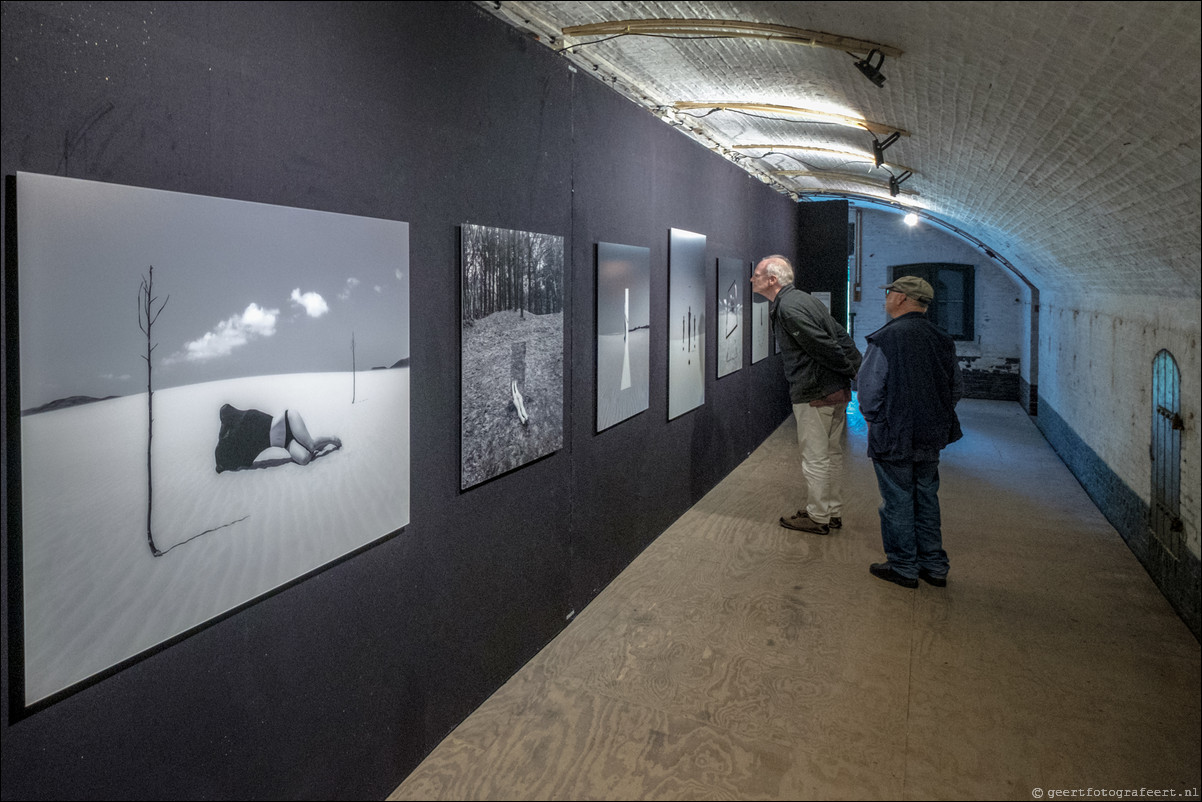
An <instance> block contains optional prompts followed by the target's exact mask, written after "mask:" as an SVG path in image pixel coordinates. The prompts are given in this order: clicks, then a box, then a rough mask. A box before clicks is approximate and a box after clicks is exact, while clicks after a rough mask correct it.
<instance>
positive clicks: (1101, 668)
mask: <svg viewBox="0 0 1202 802" xmlns="http://www.w3.org/2000/svg"><path fill="white" fill-rule="evenodd" d="M958 411H959V412H960V416H961V420H962V423H963V427H964V430H965V437H964V439H963V440H962V441H960V442H959V443H956V444H953V445H952V446H950V447H949V448H948V450H947V451H945V452H944V459H943V462H942V467H941V477H942V488H941V492H940V497H941V500H942V507H943V528H944V545H945V547H946V549H947V551H948V554H949V557H950V559H951V563H952V569H951V573H950V574H949V577H948V586H947V587H946V588H943V589H939V588H934V587H931V586H929V585H927V584H925V583H922V584H921V585H920V587H919V588H918V589H917V590H908V589H905V588H901V587H898V586H897V585H893V584H890V583H888V582H883V581H881V580H879V579H876V578H874V577H872V576H871V575H870V574H869V573H868V565H869V563H871V562H876V561H880V560H882V559H883V555H882V553H881V545H880V534H879V520H878V518H877V504H878V503H879V496H878V495H877V490H876V482H875V478H874V475H873V471H872V466H871V463H870V462H869V461H868V460H867V458H866V457H864V456H863V455H864V447H865V442H864V440H865V433H864V430H863V424H862V421H860V422H859V423H858V424H857V420H858V419H857V418H856V417H854V416H853V417H852V419H851V420H852V421H853V424H852V431H851V454H852V459H851V460H850V463H849V465H848V472H847V482H848V484H847V488H848V492H847V493H846V500H845V512H844V528H843V529H842V530H837V531H836V533H835V534H833V535H831V536H829V537H823V536H817V535H808V534H803V533H800V532H794V531H790V530H786V529H784V528H782V527H781V526H780V525H779V524H778V518H779V517H780V516H781V515H787V514H789V513H791V512H792V511H794V510H795V509H796V508H797V506H798V505H797V503H796V502H797V499H796V493H795V489H796V486H797V482H796V479H795V476H796V475H797V474H798V473H799V471H800V465H799V461H798V457H797V448H796V442H795V439H794V438H795V428H794V426H793V422H792V419H790V420H788V421H786V422H785V423H784V424H782V425H781V427H780V428H779V429H778V430H777V431H776V432H775V433H774V434H773V435H772V436H771V437H770V438H769V439H768V440H767V441H766V442H765V443H764V444H763V445H762V446H761V447H760V448H758V449H756V450H755V451H754V452H753V453H752V454H751V455H750V456H749V457H748V458H747V460H746V461H745V462H744V463H743V464H741V465H740V466H739V467H738V468H736V469H735V470H734V471H733V472H732V473H731V474H730V475H729V476H728V477H727V478H726V479H725V480H723V481H722V482H721V483H720V484H719V485H718V486H717V487H715V488H714V489H713V490H712V491H711V492H710V493H708V494H707V495H706V496H705V497H704V498H703V499H702V500H701V501H700V502H699V503H698V504H697V505H696V506H695V507H693V508H692V509H690V510H689V511H688V512H687V513H685V514H684V515H683V516H681V518H680V519H678V520H677V521H676V522H675V523H674V524H673V525H672V526H671V527H670V528H669V529H667V530H666V531H665V532H664V533H663V534H662V535H661V536H660V537H659V538H657V539H656V540H655V541H654V542H653V543H652V544H651V545H650V546H649V547H648V548H647V549H646V550H645V551H644V552H643V553H642V554H641V555H640V556H639V557H638V558H637V559H635V560H634V562H633V563H632V564H631V565H630V566H629V567H628V568H627V569H626V570H625V571H624V572H622V573H621V574H620V575H619V576H618V577H617V578H616V579H615V580H614V581H613V582H612V583H611V584H610V585H609V586H608V587H607V588H605V590H604V591H602V592H601V594H600V595H598V596H597V598H596V599H594V600H593V602H592V603H591V604H589V605H588V607H586V608H585V609H584V610H583V611H581V612H580V614H579V615H578V616H577V617H576V618H575V620H574V621H572V623H571V624H570V625H569V626H568V627H567V628H566V629H565V630H564V631H563V632H562V633H561V634H560V635H559V636H558V637H557V638H556V639H555V640H553V641H552V642H551V643H550V644H548V645H547V647H546V648H544V649H543V650H542V651H541V652H540V653H539V654H538V655H537V656H536V657H535V658H534V659H533V660H531V661H530V662H529V663H528V664H527V665H526V666H525V667H523V668H522V669H521V670H520V671H519V672H518V673H517V674H516V675H515V676H514V677H513V678H512V679H511V680H510V681H509V682H508V683H507V684H505V685H504V686H503V687H502V688H500V689H499V690H498V691H497V692H496V693H495V694H494V695H493V696H492V697H491V698H489V699H488V700H487V701H486V702H485V703H484V704H483V705H482V706H481V707H480V708H478V709H477V710H476V711H475V712H474V713H473V714H472V715H471V716H470V717H468V718H467V719H466V720H465V721H464V722H463V723H462V724H461V725H460V726H459V727H458V728H456V729H455V730H454V731H453V732H452V733H451V734H450V735H449V736H448V737H447V738H446V740H444V741H443V742H442V744H440V745H439V746H438V747H437V748H436V749H435V750H434V751H433V752H432V753H431V754H430V755H429V756H428V757H427V758H426V760H425V761H424V762H423V763H422V764H421V765H420V766H419V767H418V768H417V769H416V770H415V771H414V772H413V773H412V774H411V775H410V776H409V777H408V778H406V779H405V781H404V782H403V783H402V784H401V785H400V786H399V787H398V788H397V789H396V790H395V791H394V792H393V793H392V795H391V796H389V797H388V798H389V799H390V800H451V799H456V800H457V799H498V800H500V799H514V800H516V799H562V800H574V799H611V800H626V799H629V800H640V799H780V800H796V799H1025V800H1030V799H1040V798H1050V797H1052V796H1054V795H1055V794H1054V792H1056V791H1067V792H1069V793H1072V794H1073V795H1076V796H1080V797H1085V796H1093V797H1101V798H1105V797H1107V796H1109V797H1114V796H1117V795H1121V794H1122V793H1123V792H1128V794H1132V793H1133V795H1136V796H1139V795H1141V790H1140V789H1144V790H1143V791H1142V795H1148V796H1151V795H1153V792H1158V791H1159V792H1175V794H1174V795H1175V796H1177V797H1178V798H1194V799H1197V798H1198V788H1199V775H1200V773H1202V771H1200V761H1202V758H1200V752H1202V735H1200V733H1202V720H1200V719H1202V715H1200V710H1202V695H1200V690H1199V689H1200V687H1202V674H1200V668H1199V665H1200V650H1199V643H1198V641H1197V640H1196V639H1195V638H1194V637H1193V635H1192V634H1191V633H1190V631H1189V629H1188V628H1187V627H1186V626H1185V624H1184V623H1182V621H1181V620H1180V619H1179V618H1178V617H1177V615H1176V614H1175V613H1174V612H1173V610H1172V608H1171V607H1170V606H1169V604H1168V602H1167V601H1165V599H1164V597H1163V596H1162V595H1161V594H1160V592H1159V591H1158V590H1157V589H1156V587H1155V585H1154V584H1153V583H1152V581H1151V579H1149V578H1148V576H1147V574H1146V573H1145V572H1144V570H1143V568H1142V567H1141V566H1140V564H1139V563H1138V561H1137V560H1136V558H1135V557H1134V556H1133V555H1132V554H1131V552H1130V551H1129V550H1128V549H1127V547H1126V545H1125V544H1124V543H1123V541H1122V540H1121V538H1120V537H1119V535H1118V534H1117V533H1116V532H1115V530H1114V528H1113V527H1111V526H1110V524H1109V523H1107V521H1106V520H1105V518H1103V517H1102V515H1101V514H1100V513H1099V512H1098V510H1097V508H1096V507H1095V506H1094V505H1093V503H1092V502H1091V501H1090V499H1089V498H1088V496H1087V495H1086V494H1085V492H1084V490H1082V488H1081V486H1080V485H1079V484H1078V483H1077V481H1076V480H1075V479H1074V478H1073V476H1072V475H1071V474H1070V473H1069V472H1068V470H1067V468H1065V466H1064V464H1063V463H1062V462H1061V461H1060V460H1059V458H1058V457H1057V456H1056V454H1055V453H1054V452H1053V451H1052V449H1051V448H1050V447H1049V446H1048V444H1047V442H1046V441H1045V440H1044V439H1043V437H1042V435H1041V434H1040V433H1039V431H1038V429H1037V428H1036V427H1035V426H1034V425H1033V423H1032V422H1031V421H1030V419H1029V418H1028V417H1027V415H1026V413H1025V412H1024V411H1023V410H1022V408H1021V407H1020V406H1019V405H1018V404H1014V403H1005V402H991V401H965V402H962V403H961V405H960V406H959V407H958ZM1163 795H1164V796H1168V794H1163Z"/></svg>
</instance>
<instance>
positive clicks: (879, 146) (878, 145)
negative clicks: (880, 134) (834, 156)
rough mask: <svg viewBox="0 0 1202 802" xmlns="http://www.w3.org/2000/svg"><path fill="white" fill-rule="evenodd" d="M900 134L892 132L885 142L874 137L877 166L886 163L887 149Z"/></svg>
mask: <svg viewBox="0 0 1202 802" xmlns="http://www.w3.org/2000/svg"><path fill="white" fill-rule="evenodd" d="M882 80H883V79H882ZM899 136H901V134H899V133H898V132H897V131H894V132H893V133H892V134H890V135H889V136H887V137H885V141H884V142H881V141H880V140H879V139H877V138H876V137H873V138H872V157H873V159H874V160H875V161H876V166H877V167H880V166H881V165H882V164H884V163H885V151H886V150H887V149H888V148H889V146H890V145H892V144H893V143H894V142H896V141H897V138H898V137H899Z"/></svg>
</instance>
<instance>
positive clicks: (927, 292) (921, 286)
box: [881, 276, 935, 304]
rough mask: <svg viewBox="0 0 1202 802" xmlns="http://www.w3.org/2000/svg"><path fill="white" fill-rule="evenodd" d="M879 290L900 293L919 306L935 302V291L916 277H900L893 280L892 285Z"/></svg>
mask: <svg viewBox="0 0 1202 802" xmlns="http://www.w3.org/2000/svg"><path fill="white" fill-rule="evenodd" d="M881 289H882V290H893V291H894V292H900V293H901V294H902V295H905V296H906V297H907V298H910V299H913V300H915V301H918V302H919V303H920V304H929V303H930V302H931V301H933V300H935V290H933V289H931V285H930V284H928V283H927V282H926V281H924V280H923V279H920V278H919V277H918V276H902V277H901V278H899V279H895V280H894V281H893V283H892V284H886V285H884V286H883V287H881Z"/></svg>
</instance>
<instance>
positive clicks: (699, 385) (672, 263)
mask: <svg viewBox="0 0 1202 802" xmlns="http://www.w3.org/2000/svg"><path fill="white" fill-rule="evenodd" d="M668 294H669V296H670V301H669V307H668V420H672V419H673V418H676V417H679V416H681V415H683V414H685V413H686V412H688V411H690V410H693V409H696V408H697V407H699V406H701V405H702V404H704V403H705V235H704V234H694V233H693V232H691V231H682V230H681V229H678V228H674V229H672V230H671V234H670V238H669V240H668Z"/></svg>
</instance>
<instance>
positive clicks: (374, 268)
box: [14, 173, 410, 706]
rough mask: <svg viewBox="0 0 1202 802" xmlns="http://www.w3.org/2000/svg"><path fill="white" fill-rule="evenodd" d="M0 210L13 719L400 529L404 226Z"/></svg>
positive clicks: (188, 208) (183, 208) (271, 216)
mask: <svg viewBox="0 0 1202 802" xmlns="http://www.w3.org/2000/svg"><path fill="white" fill-rule="evenodd" d="M16 188H17V232H18V276H19V291H18V292H19V296H18V297H19V304H20V333H19V340H20V343H19V349H20V366H21V367H20V399H21V400H20V403H21V426H20V433H21V434H20V436H21V505H22V507H21V519H20V520H21V522H22V526H21V531H20V535H19V537H20V546H21V551H20V554H21V561H20V576H19V581H20V586H21V594H22V595H21V600H22V601H21V604H22V613H23V618H24V627H23V631H21V632H19V633H14V638H20V643H19V650H18V651H19V653H20V654H21V658H20V659H21V664H20V667H21V669H22V671H23V676H24V697H23V699H24V703H25V704H26V705H27V706H29V705H33V704H35V703H39V702H44V703H46V704H49V703H50V702H52V701H56V700H57V698H59V697H61V696H62V695H66V694H67V693H68V692H69V690H68V689H73V688H77V687H81V684H82V683H83V682H84V681H85V680H89V679H97V678H100V677H102V676H105V675H107V672H108V670H109V669H110V668H113V670H116V669H115V668H114V667H115V666H118V664H122V663H124V662H125V661H127V660H129V659H130V658H132V657H135V656H137V655H139V654H143V653H145V652H147V651H148V650H151V649H153V648H154V647H156V646H158V645H159V644H162V643H164V642H166V641H168V640H171V639H172V638H175V637H177V636H180V635H182V634H185V633H187V632H189V631H192V630H194V629H196V628H197V627H199V626H200V625H201V624H203V623H206V622H209V621H211V620H213V619H215V618H217V617H219V616H221V615H223V614H225V613H227V612H229V611H231V610H234V609H237V608H239V607H240V606H242V605H245V604H246V603H248V602H250V601H252V600H254V599H256V598H259V597H261V596H263V595H264V594H266V593H269V592H270V591H273V590H276V589H279V588H281V587H283V586H285V585H287V584H289V583H292V582H294V581H296V580H299V579H300V578H302V577H304V576H306V575H308V574H310V573H312V572H314V571H315V570H317V569H318V568H320V567H322V566H324V565H328V564H330V563H332V562H333V561H335V560H338V559H339V558H342V557H345V556H348V555H350V554H352V553H354V552H356V551H358V550H359V549H361V548H363V547H365V546H367V545H368V544H371V543H373V542H375V541H377V540H380V539H382V538H384V537H386V536H388V535H390V534H393V533H396V532H397V531H399V530H400V529H401V528H402V527H404V526H405V525H406V524H408V522H409V492H410V488H409V471H410V466H409V390H410V388H409V226H408V224H407V223H401V222H394V221H388V220H378V219H371V218H365V217H354V216H349V215H341V214H333V213H328V212H318V211H311V210H305V209H295V208H287V207H281V206H270V205H266V204H258V203H248V202H244V201H234V200H227V199H221V198H212V197H204V196H199V195H188V194H183V193H177V192H166V191H160V190H151V189H140V188H135V187H128V186H120V185H115V184H106V183H100V182H95V181H83V180H78V179H70V178H58V177H50V176H43V175H35V174H30V173H19V174H18V175H17V181H16ZM135 298H136V299H137V305H136V308H135V304H134V300H135Z"/></svg>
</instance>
